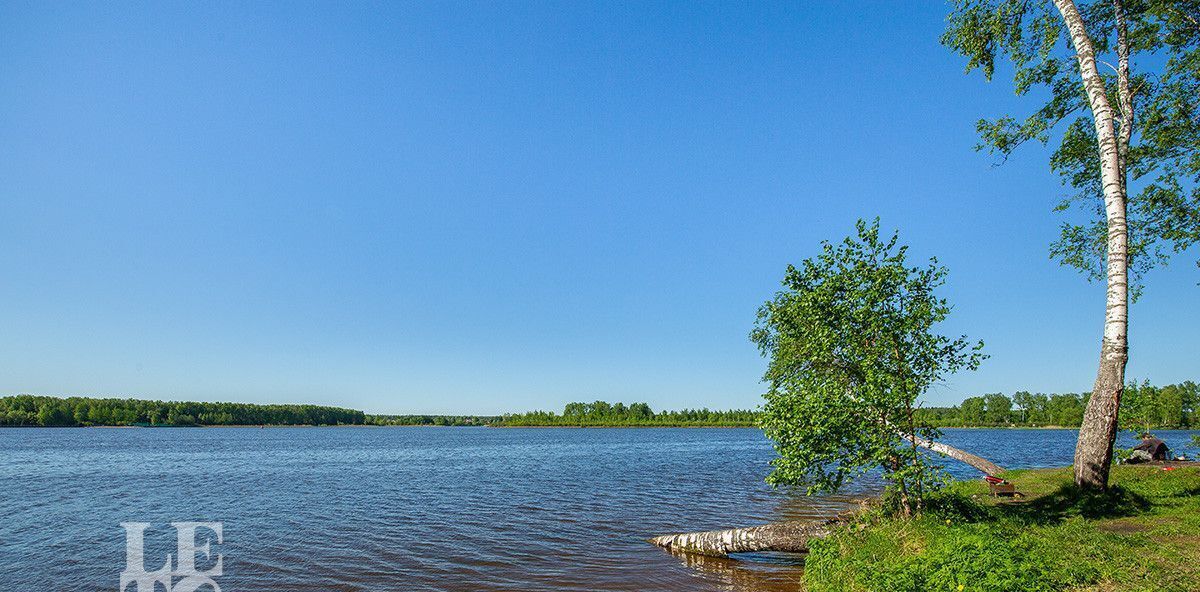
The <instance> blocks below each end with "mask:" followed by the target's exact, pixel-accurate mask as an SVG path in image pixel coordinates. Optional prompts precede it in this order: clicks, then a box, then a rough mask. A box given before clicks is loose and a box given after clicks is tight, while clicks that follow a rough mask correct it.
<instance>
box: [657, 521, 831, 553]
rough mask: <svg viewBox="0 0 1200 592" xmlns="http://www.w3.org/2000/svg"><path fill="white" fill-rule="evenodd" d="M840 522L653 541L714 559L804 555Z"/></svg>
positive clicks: (776, 525)
mask: <svg viewBox="0 0 1200 592" xmlns="http://www.w3.org/2000/svg"><path fill="white" fill-rule="evenodd" d="M838 522H839V521H838V520H826V521H824V522H804V521H790V522H777V523H774V524H764V525H762V526H751V527H749V528H730V529H728V530H711V531H708V532H689V533H684V534H669V535H665V536H659V537H654V538H652V539H650V542H651V543H652V544H655V545H658V546H659V547H663V548H664V549H667V550H669V551H682V552H686V553H699V554H701V555H708V556H712V557H728V556H729V554H730V553H748V552H750V551H787V552H791V553H802V552H805V551H808V541H809V539H812V538H820V537H825V536H829V532H830V529H831V527H832V526H833V525H835V524H837V523H838Z"/></svg>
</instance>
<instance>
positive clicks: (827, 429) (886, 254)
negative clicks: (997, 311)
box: [751, 220, 984, 506]
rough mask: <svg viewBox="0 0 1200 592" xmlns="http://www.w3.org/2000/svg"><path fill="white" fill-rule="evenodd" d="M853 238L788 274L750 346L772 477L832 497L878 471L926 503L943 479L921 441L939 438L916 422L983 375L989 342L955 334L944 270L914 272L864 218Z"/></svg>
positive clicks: (894, 241)
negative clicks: (759, 378) (955, 382)
mask: <svg viewBox="0 0 1200 592" xmlns="http://www.w3.org/2000/svg"><path fill="white" fill-rule="evenodd" d="M856 228H857V232H856V233H855V235H853V236H850V237H847V238H846V239H845V240H843V241H842V242H840V243H837V244H834V243H830V242H824V243H822V247H821V252H820V254H819V255H817V256H816V257H813V258H810V259H806V260H804V261H803V262H802V263H801V264H800V266H799V267H793V266H789V267H788V269H787V272H786V274H785V276H784V279H783V290H781V291H780V292H778V293H777V294H776V295H775V297H774V298H773V299H772V300H769V301H768V302H766V303H765V304H763V305H762V307H761V308H760V309H759V312H758V322H757V325H756V327H755V329H754V331H753V332H752V333H751V339H752V340H753V341H754V342H755V343H756V344H757V345H758V347H759V349H760V351H761V352H762V354H763V355H764V356H765V357H766V358H767V359H768V366H767V371H766V373H765V375H764V380H765V382H767V384H768V385H769V389H768V391H767V393H766V394H765V395H764V396H765V398H766V403H765V405H764V406H763V412H762V415H761V417H760V423H761V425H762V428H763V429H764V431H765V432H766V434H767V436H769V437H770V438H771V439H772V440H774V441H775V449H776V451H778V453H779V457H778V458H776V459H774V460H773V461H772V465H773V467H774V470H773V471H772V472H771V474H770V475H769V476H768V478H767V480H768V481H769V482H771V483H773V484H803V485H805V486H806V487H807V489H808V491H809V492H810V493H813V492H822V491H830V490H835V489H837V488H838V487H840V486H841V485H842V484H843V483H845V482H846V481H847V480H849V479H853V478H855V477H856V476H859V475H861V474H863V473H865V472H867V471H870V470H872V469H875V468H876V467H882V468H883V470H884V473H885V475H886V477H887V478H888V479H889V480H890V481H891V482H892V483H893V484H894V485H895V487H897V488H898V490H899V491H900V493H901V494H902V496H912V497H913V498H914V499H915V501H916V503H917V505H918V506H919V503H920V499H921V496H922V493H923V492H924V491H925V490H927V489H928V488H929V487H930V486H933V485H934V484H935V483H937V481H938V480H939V475H938V467H936V466H935V465H933V464H931V461H930V459H928V458H927V457H926V456H925V455H924V454H921V453H919V452H918V450H917V442H916V440H915V438H923V439H933V438H936V437H937V435H938V434H937V431H936V429H934V428H933V427H931V426H929V425H928V424H926V423H923V422H921V421H920V420H919V418H918V417H917V416H916V415H915V413H914V411H915V409H916V407H917V399H918V397H920V396H921V395H922V394H923V393H924V392H925V391H926V390H927V389H928V388H929V386H930V385H932V384H934V383H936V382H937V381H939V380H941V379H942V378H943V377H944V376H946V375H948V374H950V373H953V372H955V371H958V370H962V369H974V368H976V367H978V365H979V363H980V362H981V360H983V357H984V356H983V354H982V353H981V349H982V347H983V344H982V342H970V341H968V340H967V338H966V337H947V336H944V335H941V334H940V333H938V332H937V329H936V327H937V325H938V324H939V323H941V322H942V321H944V320H945V319H946V318H947V316H948V315H949V314H950V305H949V303H948V302H947V301H946V300H945V299H944V298H941V297H939V296H937V295H936V293H935V291H936V290H937V288H939V287H940V286H941V285H942V284H943V282H944V281H945V278H946V273H947V270H946V268H944V267H942V266H940V265H939V264H938V263H937V261H936V260H933V259H931V260H930V261H929V263H928V265H925V266H910V265H909V264H908V261H907V253H908V248H907V247H906V246H902V245H900V244H899V237H898V235H896V234H893V235H892V236H891V237H890V238H884V237H881V235H880V229H879V221H878V220H875V221H874V222H873V223H867V222H864V221H862V220H860V221H859V222H858V224H857V227H856Z"/></svg>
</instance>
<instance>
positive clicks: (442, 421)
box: [366, 415, 500, 426]
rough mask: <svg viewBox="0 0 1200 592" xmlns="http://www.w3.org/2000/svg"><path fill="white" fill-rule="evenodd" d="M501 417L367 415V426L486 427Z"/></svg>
mask: <svg viewBox="0 0 1200 592" xmlns="http://www.w3.org/2000/svg"><path fill="white" fill-rule="evenodd" d="M499 421H500V416H499V415H367V418H366V424H367V425H377V426H485V425H491V424H494V423H497V422H499Z"/></svg>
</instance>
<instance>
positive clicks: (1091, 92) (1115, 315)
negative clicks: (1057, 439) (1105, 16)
mask: <svg viewBox="0 0 1200 592" xmlns="http://www.w3.org/2000/svg"><path fill="white" fill-rule="evenodd" d="M1054 5H1055V7H1056V8H1058V11H1059V13H1061V14H1062V17H1063V22H1065V23H1066V25H1067V29H1068V31H1069V32H1070V35H1071V44H1072V45H1073V46H1074V47H1075V54H1076V58H1077V60H1078V62H1079V74H1080V77H1081V78H1082V80H1083V85H1084V89H1085V90H1086V91H1087V97H1088V104H1089V106H1090V107H1091V110H1092V119H1093V120H1094V122H1095V126H1096V140H1097V142H1098V144H1099V147H1100V150H1099V158H1100V175H1101V182H1102V184H1103V188H1104V213H1105V217H1106V218H1107V220H1108V237H1107V251H1108V253H1107V272H1108V289H1107V297H1106V306H1105V311H1104V337H1103V340H1102V341H1101V345H1100V367H1099V369H1098V371H1097V373H1096V384H1095V386H1094V387H1093V389H1092V397H1091V400H1090V401H1089V402H1088V406H1087V409H1086V410H1085V411H1084V414H1083V423H1082V425H1080V427H1079V440H1078V442H1077V444H1076V447H1075V483H1076V485H1078V486H1080V487H1083V488H1087V489H1105V488H1107V486H1108V471H1109V467H1110V466H1111V464H1112V445H1113V440H1114V439H1115V438H1116V434H1117V412H1118V409H1119V408H1120V404H1121V393H1122V391H1123V390H1124V384H1125V363H1126V360H1128V355H1129V354H1128V339H1127V337H1128V332H1127V329H1128V323H1129V275H1128V264H1129V231H1128V226H1127V221H1126V196H1125V183H1124V175H1123V170H1122V166H1121V145H1120V141H1119V139H1118V136H1117V130H1116V123H1115V121H1114V118H1113V109H1112V105H1110V104H1109V101H1108V95H1107V94H1106V92H1105V88H1104V81H1103V79H1101V78H1100V72H1099V71H1098V70H1097V68H1096V50H1095V47H1094V46H1093V44H1092V40H1091V38H1089V37H1088V34H1087V30H1086V28H1085V27H1084V21H1083V16H1082V15H1080V13H1079V9H1078V7H1076V6H1075V3H1074V2H1073V1H1072V0H1054ZM1131 110H1132V109H1131ZM1130 115H1132V113H1130ZM1131 120H1132V117H1128V119H1127V121H1131Z"/></svg>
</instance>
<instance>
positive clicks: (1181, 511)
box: [804, 465, 1200, 592]
mask: <svg viewBox="0 0 1200 592" xmlns="http://www.w3.org/2000/svg"><path fill="white" fill-rule="evenodd" d="M1005 477H1006V478H1008V479H1009V480H1010V481H1012V482H1013V483H1014V484H1016V486H1017V490H1018V491H1020V492H1023V493H1025V495H1026V497H1025V498H1023V499H1019V500H1017V501H1001V500H997V499H994V498H990V497H988V496H987V488H986V486H985V485H984V483H982V482H981V481H972V482H965V483H957V484H955V485H954V486H952V487H951V488H950V490H949V491H948V492H947V493H946V494H945V495H944V496H943V497H942V499H941V500H940V503H939V505H938V509H937V510H935V511H931V512H928V513H927V514H926V515H925V516H924V517H921V518H918V519H915V520H910V521H904V520H899V519H893V518H885V517H882V516H881V515H879V514H878V513H868V514H865V515H864V516H862V517H861V518H860V519H859V521H858V522H857V523H855V524H851V525H848V526H846V527H844V528H843V529H841V530H840V531H839V532H838V533H836V534H835V535H834V536H832V537H830V538H828V539H826V540H822V541H817V542H815V543H814V545H813V548H812V552H811V553H810V555H809V557H808V560H807V564H806V569H805V576H804V579H805V583H806V585H807V589H808V590H809V592H824V591H833V590H836V591H860V590H861V591H866V590H886V591H888V592H903V591H913V592H918V591H920V592H925V591H929V590H948V591H962V592H968V591H996V592H1007V591H1014V590H1021V591H1032V592H1037V591H1054V590H1071V591H1085V590H1086V591H1096V592H1101V591H1103V592H1116V591H1146V592H1150V591H1156V592H1160V591H1179V592H1185V591H1195V590H1200V468H1198V467H1197V466H1195V465H1192V466H1187V467H1180V468H1177V469H1175V470H1171V471H1163V470H1162V469H1161V468H1160V467H1153V466H1118V467H1114V468H1113V472H1112V481H1111V482H1112V483H1113V484H1114V488H1113V491H1112V493H1111V494H1110V495H1108V496H1096V495H1085V496H1080V495H1079V494H1078V493H1077V492H1076V491H1075V490H1074V489H1073V488H1072V487H1071V473H1070V469H1069V468H1064V469H1049V470H1035V471H1012V472H1010V473H1008V474H1006V475H1005Z"/></svg>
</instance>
